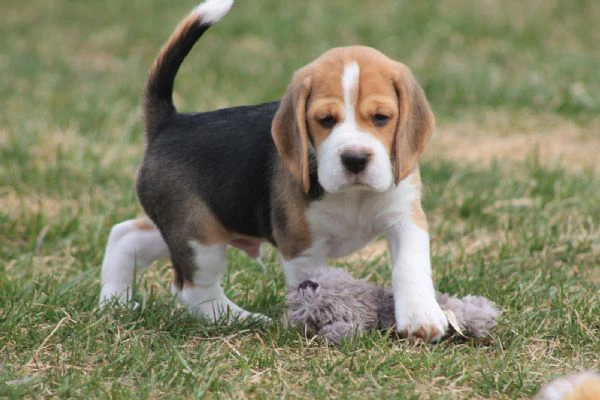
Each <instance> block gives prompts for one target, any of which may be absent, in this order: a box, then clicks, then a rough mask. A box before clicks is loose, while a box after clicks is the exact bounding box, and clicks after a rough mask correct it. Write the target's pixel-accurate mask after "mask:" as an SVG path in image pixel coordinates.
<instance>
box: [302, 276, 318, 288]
mask: <svg viewBox="0 0 600 400" xmlns="http://www.w3.org/2000/svg"><path fill="white" fill-rule="evenodd" d="M318 287H319V284H318V283H317V282H313V281H311V280H310V279H307V280H305V281H304V282H302V283H301V284H299V285H298V290H304V289H306V288H311V289H312V290H316V289H317V288H318Z"/></svg>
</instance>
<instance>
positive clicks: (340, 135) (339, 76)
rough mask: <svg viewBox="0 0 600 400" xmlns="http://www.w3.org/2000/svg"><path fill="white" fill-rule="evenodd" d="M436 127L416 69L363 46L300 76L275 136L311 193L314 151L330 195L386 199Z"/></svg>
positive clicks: (341, 51)
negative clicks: (354, 191)
mask: <svg viewBox="0 0 600 400" xmlns="http://www.w3.org/2000/svg"><path fill="white" fill-rule="evenodd" d="M434 126H435V120H434V117H433V113H432V112H431V108H430V107H429V103H428V102H427V99H426V98H425V95H424V93H423V90H422V89H421V87H420V86H419V85H418V83H417V81H416V80H415V78H414V76H413V75H412V73H411V72H410V70H409V69H408V68H407V67H406V66H405V65H403V64H401V63H398V62H396V61H393V60H391V59H389V58H388V57H386V56H385V55H383V54H382V53H380V52H379V51H377V50H374V49H372V48H368V47H361V46H355V47H345V48H337V49H333V50H330V51H328V52H326V53H324V54H323V55H322V56H321V57H319V58H317V59H316V60H315V61H314V62H312V63H311V64H309V65H307V66H305V67H304V68H302V69H300V70H298V71H297V72H296V73H295V74H294V78H293V79H292V82H291V83H290V85H289V86H288V89H287V91H286V93H285V95H284V96H283V99H282V100H281V104H280V106H279V109H278V111H277V113H276V114H275V117H274V119H273V125H272V134H273V139H274V142H275V145H276V147H277V151H278V152H279V154H280V156H281V158H282V159H283V162H284V163H285V165H286V167H287V169H288V170H289V171H290V173H291V174H292V175H293V176H294V177H295V178H296V179H298V181H299V182H301V183H302V186H303V189H304V191H305V192H308V190H309V188H310V178H309V176H310V175H309V154H310V153H311V151H314V153H315V156H316V159H317V166H318V167H317V168H318V171H317V172H318V180H319V183H320V184H321V186H322V187H323V189H324V190H325V191H326V192H328V193H336V192H339V191H341V190H344V189H346V188H352V187H354V188H361V189H366V190H371V191H376V192H382V191H385V190H387V189H388V188H389V187H390V186H391V185H392V183H395V184H398V182H400V181H401V180H402V179H404V178H405V177H406V176H407V175H408V174H409V173H410V172H411V171H412V170H413V168H414V167H415V164H416V162H417V159H418V157H419V155H420V154H421V152H422V151H423V148H424V147H425V144H426V143H427V140H428V139H429V137H430V136H431V133H432V131H433V128H434Z"/></svg>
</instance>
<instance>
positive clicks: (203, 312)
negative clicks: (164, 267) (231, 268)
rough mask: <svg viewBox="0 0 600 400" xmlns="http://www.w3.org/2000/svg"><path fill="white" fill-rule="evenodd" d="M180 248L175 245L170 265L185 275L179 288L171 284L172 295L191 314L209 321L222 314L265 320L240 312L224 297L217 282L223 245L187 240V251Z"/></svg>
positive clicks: (222, 268) (222, 267)
mask: <svg viewBox="0 0 600 400" xmlns="http://www.w3.org/2000/svg"><path fill="white" fill-rule="evenodd" d="M183 247H184V246H183V244H179V245H178V249H177V250H175V249H172V252H173V255H174V257H173V266H174V267H175V270H176V271H177V273H178V274H181V273H184V274H185V272H184V271H189V272H188V273H187V274H185V275H184V276H183V277H181V278H183V279H181V280H182V285H181V287H178V285H173V292H174V294H175V295H176V296H177V298H178V299H179V301H180V302H181V303H183V304H184V305H185V306H187V307H188V309H189V310H190V312H191V313H192V315H194V316H196V317H199V318H207V319H208V320H210V321H216V320H218V319H220V318H221V317H222V316H223V315H227V316H228V317H229V318H231V319H235V318H249V317H252V318H256V319H260V320H263V321H269V318H268V317H266V316H264V315H262V314H257V313H251V312H249V311H246V310H244V309H243V308H241V307H239V306H238V305H236V304H235V303H234V302H232V301H231V300H229V298H227V296H226V295H225V292H224V290H223V287H222V286H221V279H222V277H223V273H224V272H225V269H226V267H227V255H226V251H225V250H226V244H214V245H208V246H207V245H202V244H200V243H199V242H197V241H195V240H189V241H188V243H187V249H184V248H183Z"/></svg>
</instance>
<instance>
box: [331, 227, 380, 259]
mask: <svg viewBox="0 0 600 400" xmlns="http://www.w3.org/2000/svg"><path fill="white" fill-rule="evenodd" d="M373 239H374V237H373V236H371V235H361V234H360V233H357V234H356V235H353V236H350V237H344V238H339V237H334V238H330V239H329V240H327V243H326V246H327V247H328V248H329V249H328V250H329V251H328V253H329V258H341V257H346V256H347V255H350V254H352V253H354V252H355V251H357V250H360V249H362V248H363V247H365V246H366V245H367V244H369V243H370V242H371V241H372V240H373Z"/></svg>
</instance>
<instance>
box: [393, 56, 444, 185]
mask: <svg viewBox="0 0 600 400" xmlns="http://www.w3.org/2000/svg"><path fill="white" fill-rule="evenodd" d="M394 84H395V86H396V91H397V93H398V108H399V110H398V111H399V114H400V116H399V119H398V126H397V127H396V133H395V137H394V143H395V144H394V156H393V167H394V181H395V183H396V185H397V184H398V182H400V181H401V180H403V179H404V178H406V177H407V176H408V175H409V174H410V173H411V171H412V170H413V169H414V168H415V166H416V164H417V160H418V159H419V156H420V155H421V153H422V152H423V149H424V148H425V144H427V141H428V140H429V138H430V137H431V134H432V132H433V129H434V128H435V118H434V116H433V112H432V111H431V107H430V106H429V103H428V102H427V98H426V97H425V93H424V92H423V89H421V86H419V83H418V82H417V80H416V79H415V77H414V76H413V74H412V72H410V70H409V69H408V68H407V67H406V66H405V65H403V64H400V63H398V64H397V70H396V71H395V76H394Z"/></svg>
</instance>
